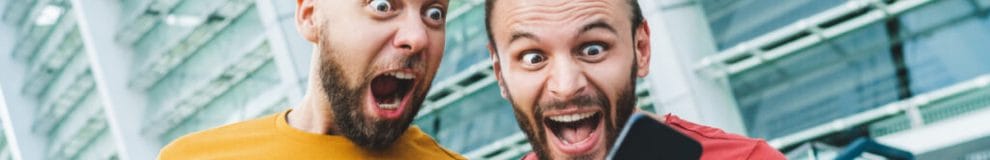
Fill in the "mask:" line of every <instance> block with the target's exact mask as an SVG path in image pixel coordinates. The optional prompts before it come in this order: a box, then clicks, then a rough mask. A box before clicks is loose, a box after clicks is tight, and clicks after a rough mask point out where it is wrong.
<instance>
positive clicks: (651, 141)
mask: <svg viewBox="0 0 990 160" xmlns="http://www.w3.org/2000/svg"><path fill="white" fill-rule="evenodd" d="M700 158H701V144H700V143H698V141H695V140H694V139H691V137H688V136H686V135H684V134H681V132H678V131H677V130H674V129H673V128H670V126H667V125H666V124H663V123H660V122H659V121H657V120H656V119H653V118H651V117H650V116H647V115H646V114H644V113H635V114H633V115H632V117H629V121H627V122H626V125H625V127H623V128H622V132H621V133H620V134H619V137H618V139H617V140H616V141H615V144H614V146H613V147H612V150H611V151H609V154H608V158H607V159H610V160H611V159H620V160H625V159H651V160H652V159H678V160H680V159H700Z"/></svg>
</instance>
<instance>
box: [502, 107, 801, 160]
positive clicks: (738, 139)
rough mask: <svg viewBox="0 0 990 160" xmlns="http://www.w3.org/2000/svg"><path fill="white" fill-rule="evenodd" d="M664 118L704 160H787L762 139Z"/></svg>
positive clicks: (530, 156)
mask: <svg viewBox="0 0 990 160" xmlns="http://www.w3.org/2000/svg"><path fill="white" fill-rule="evenodd" d="M664 118H665V119H666V120H665V123H666V124H667V125H668V126H670V127H671V128H674V129H675V130H677V131H680V132H681V133H683V134H684V135H687V136H688V137H691V138H693V139H694V140H696V141H698V143H701V150H702V151H701V159H702V160H724V159H753V160H776V159H787V158H786V157H784V154H782V153H780V151H777V150H776V149H774V148H773V147H770V145H768V144H767V142H766V141H763V140H762V139H753V138H747V137H743V136H740V135H736V134H731V133H725V132H724V131H722V130H721V129H718V128H712V127H708V126H703V125H698V124H694V123H691V122H688V121H685V120H683V119H680V118H678V117H677V116H674V115H671V114H667V115H666V116H664ZM522 159H525V160H535V159H537V157H536V153H533V152H530V153H529V154H526V156H523V158H522Z"/></svg>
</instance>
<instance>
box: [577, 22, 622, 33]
mask: <svg viewBox="0 0 990 160" xmlns="http://www.w3.org/2000/svg"><path fill="white" fill-rule="evenodd" d="M593 29H605V30H608V31H609V32H612V34H619V33H618V32H617V31H615V27H612V25H609V24H608V23H605V21H601V20H598V21H595V22H591V23H588V24H586V25H584V27H581V32H580V33H584V32H588V31H591V30H593ZM580 33H579V34H580Z"/></svg>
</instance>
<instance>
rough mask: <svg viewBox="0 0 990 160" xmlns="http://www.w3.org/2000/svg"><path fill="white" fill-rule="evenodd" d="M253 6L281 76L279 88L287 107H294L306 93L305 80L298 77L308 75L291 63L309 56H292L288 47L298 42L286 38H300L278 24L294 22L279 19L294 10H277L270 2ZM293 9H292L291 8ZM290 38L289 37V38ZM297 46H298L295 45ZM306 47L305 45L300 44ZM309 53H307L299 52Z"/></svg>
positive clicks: (295, 33)
mask: <svg viewBox="0 0 990 160" xmlns="http://www.w3.org/2000/svg"><path fill="white" fill-rule="evenodd" d="M279 2H280V3H286V2H285V1H279ZM255 4H256V5H255V6H256V8H257V9H258V13H259V14H258V15H259V16H260V18H261V22H262V23H261V24H263V25H265V37H266V38H268V44H269V46H271V52H272V56H273V58H274V59H275V65H276V66H277V67H278V73H279V74H280V76H281V80H282V84H281V85H280V86H284V87H286V90H285V96H286V98H287V99H288V101H289V103H290V104H289V105H291V106H295V104H297V103H298V102H299V100H301V99H302V97H303V94H304V93H305V92H306V89H305V88H304V86H306V80H307V79H306V78H303V77H300V76H299V75H300V74H308V72H306V71H301V70H297V69H296V62H295V61H293V60H294V59H298V58H296V56H303V55H309V54H301V55H300V54H292V53H293V52H292V49H291V48H290V47H289V46H293V45H290V43H293V42H296V43H299V42H298V41H288V40H287V39H288V38H299V39H301V38H302V37H301V36H300V35H299V34H298V32H297V31H296V30H295V28H283V27H282V26H281V25H280V24H282V22H283V21H289V22H295V17H294V16H286V17H287V18H283V19H280V18H281V17H283V16H279V15H282V14H283V13H288V15H295V14H294V13H295V10H290V11H285V10H279V9H280V8H278V7H276V6H275V2H273V1H272V0H256V1H255ZM293 9H294V8H293ZM290 36H291V37H290ZM295 45H299V44H295ZM302 45H307V44H302ZM300 53H309V52H300Z"/></svg>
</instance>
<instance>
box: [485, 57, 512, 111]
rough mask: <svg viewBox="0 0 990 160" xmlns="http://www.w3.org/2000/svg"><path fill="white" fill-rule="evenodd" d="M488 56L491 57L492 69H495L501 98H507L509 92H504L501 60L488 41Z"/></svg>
mask: <svg viewBox="0 0 990 160" xmlns="http://www.w3.org/2000/svg"><path fill="white" fill-rule="evenodd" d="M487 46H488V57H490V58H491V59H492V70H494V71H495V80H498V90H499V93H501V94H502V98H505V99H509V94H506V89H505V87H506V86H505V80H503V79H502V65H501V63H500V62H501V61H500V60H499V59H498V58H499V57H498V52H496V51H495V47H494V46H492V44H491V43H488V45H487Z"/></svg>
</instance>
